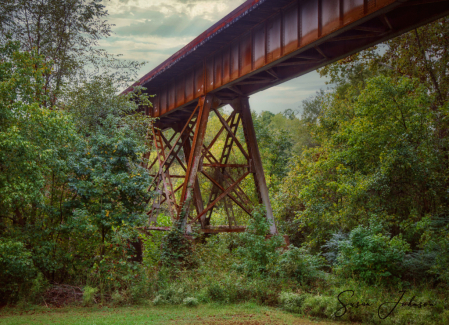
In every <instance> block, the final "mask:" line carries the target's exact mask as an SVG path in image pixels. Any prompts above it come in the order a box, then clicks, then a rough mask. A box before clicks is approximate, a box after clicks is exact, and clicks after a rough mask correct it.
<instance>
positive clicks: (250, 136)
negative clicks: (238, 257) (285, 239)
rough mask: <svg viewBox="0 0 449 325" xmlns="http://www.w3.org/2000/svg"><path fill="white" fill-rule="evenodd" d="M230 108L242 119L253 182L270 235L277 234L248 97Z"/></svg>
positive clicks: (242, 98) (232, 104)
mask: <svg viewBox="0 0 449 325" xmlns="http://www.w3.org/2000/svg"><path fill="white" fill-rule="evenodd" d="M231 106H232V108H234V109H235V110H236V111H238V112H239V113H240V115H241V117H242V124H243V131H244V134H245V140H246V146H247V148H248V152H249V157H250V159H251V164H252V165H253V172H254V173H253V175H254V182H255V184H256V190H257V192H258V195H259V198H260V200H261V201H262V202H261V203H263V204H264V205H265V209H266V212H267V220H268V221H269V222H270V233H271V234H272V235H274V234H277V229H276V224H275V222H274V216H273V209H272V208H271V203H270V197H269V195H268V187H267V183H266V181H265V175H264V172H263V166H262V159H261V158H260V152H259V147H258V146H257V139H256V132H255V130H254V124H253V119H252V117H251V111H250V108H249V100H248V97H240V98H237V99H236V100H234V101H233V102H232V103H231Z"/></svg>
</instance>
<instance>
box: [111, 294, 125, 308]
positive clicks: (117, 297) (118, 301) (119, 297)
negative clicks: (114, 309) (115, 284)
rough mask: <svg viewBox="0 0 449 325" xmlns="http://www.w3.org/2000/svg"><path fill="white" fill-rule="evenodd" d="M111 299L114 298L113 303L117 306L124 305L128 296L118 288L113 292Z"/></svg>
mask: <svg viewBox="0 0 449 325" xmlns="http://www.w3.org/2000/svg"><path fill="white" fill-rule="evenodd" d="M111 299H112V303H113V304H114V305H117V306H120V305H123V304H124V303H125V301H126V297H125V296H124V295H123V294H122V293H120V292H119V291H118V290H116V291H114V292H113V293H112V295H111Z"/></svg>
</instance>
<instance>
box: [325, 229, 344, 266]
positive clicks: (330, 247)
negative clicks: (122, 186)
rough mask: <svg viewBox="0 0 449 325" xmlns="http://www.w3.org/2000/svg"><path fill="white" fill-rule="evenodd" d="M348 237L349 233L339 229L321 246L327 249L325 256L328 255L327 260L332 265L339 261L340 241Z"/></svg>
mask: <svg viewBox="0 0 449 325" xmlns="http://www.w3.org/2000/svg"><path fill="white" fill-rule="evenodd" d="M347 239H348V235H347V234H344V233H342V232H341V231H339V232H336V233H334V234H332V236H331V239H329V240H328V241H327V242H326V244H324V245H323V246H321V248H324V250H325V251H326V252H325V253H323V256H324V257H326V260H327V261H328V262H329V264H330V265H333V264H334V263H335V262H337V257H338V252H339V245H340V242H342V241H345V240H347Z"/></svg>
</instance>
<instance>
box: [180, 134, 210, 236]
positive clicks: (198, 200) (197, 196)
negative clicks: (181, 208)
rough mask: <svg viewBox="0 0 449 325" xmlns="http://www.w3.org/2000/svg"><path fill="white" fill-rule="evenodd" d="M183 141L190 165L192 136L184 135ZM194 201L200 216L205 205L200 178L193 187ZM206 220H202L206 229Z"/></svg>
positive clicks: (185, 154) (186, 157)
mask: <svg viewBox="0 0 449 325" xmlns="http://www.w3.org/2000/svg"><path fill="white" fill-rule="evenodd" d="M181 137H182V141H183V143H184V144H183V150H184V157H185V160H186V164H188V163H189V161H188V159H189V157H190V153H191V151H192V147H191V145H190V134H188V133H184V134H182V136H181ZM193 201H194V204H195V207H196V212H197V213H198V214H200V213H201V212H203V210H204V203H203V197H202V196H201V189H200V183H199V182H198V176H197V177H196V178H195V184H194V186H193ZM205 218H206V216H204V217H203V218H201V227H202V228H204V227H205Z"/></svg>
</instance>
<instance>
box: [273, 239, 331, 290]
mask: <svg viewBox="0 0 449 325" xmlns="http://www.w3.org/2000/svg"><path fill="white" fill-rule="evenodd" d="M324 267H325V260H324V258H323V257H322V256H320V255H319V254H315V255H314V254H310V252H309V251H308V250H307V249H306V248H304V247H301V248H298V247H295V246H293V245H290V246H289V247H288V249H287V250H286V251H285V252H283V253H282V254H281V256H280V257H279V259H278V261H277V263H276V267H275V269H276V273H278V274H279V275H280V276H282V277H285V278H293V279H296V280H297V281H298V282H300V283H303V284H307V283H311V282H313V281H316V280H318V279H322V278H323V277H324V272H323V271H322V270H323V268H324Z"/></svg>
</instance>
